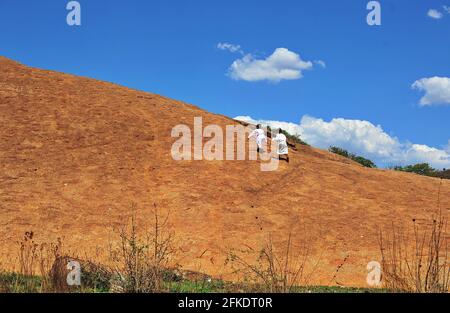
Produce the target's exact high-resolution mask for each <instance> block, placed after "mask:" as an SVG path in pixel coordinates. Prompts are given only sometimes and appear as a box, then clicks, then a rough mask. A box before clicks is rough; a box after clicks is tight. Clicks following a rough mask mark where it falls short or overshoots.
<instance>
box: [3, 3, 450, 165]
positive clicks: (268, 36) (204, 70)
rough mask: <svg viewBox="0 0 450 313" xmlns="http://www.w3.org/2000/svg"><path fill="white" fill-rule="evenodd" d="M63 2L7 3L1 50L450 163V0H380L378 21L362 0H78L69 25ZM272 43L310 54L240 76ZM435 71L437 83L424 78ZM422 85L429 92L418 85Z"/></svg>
mask: <svg viewBox="0 0 450 313" xmlns="http://www.w3.org/2000/svg"><path fill="white" fill-rule="evenodd" d="M68 2H69V1H66V0H47V1H45V0H39V1H38V0H0V29H1V30H2V31H1V32H0V55H3V56H6V57H9V58H12V59H15V60H18V61H20V62H22V63H25V64H27V65H31V66H35V67H41V68H46V69H53V70H58V71H62V72H68V73H73V74H76V75H82V76H89V77H94V78H98V79H102V80H106V81H111V82H115V83H118V84H121V85H126V86H129V87H133V88H137V89H141V90H145V91H150V92H155V93H159V94H163V95H166V96H168V97H171V98H175V99H179V100H183V101H186V102H189V103H193V104H196V105H198V106H200V107H202V108H203V109H206V110H208V111H211V112H214V113H220V114H225V115H227V116H230V117H235V116H250V117H252V118H253V119H255V120H260V119H263V120H268V121H282V122H290V123H295V124H297V125H299V127H298V128H295V129H298V130H299V132H305V133H304V134H303V133H302V134H301V135H302V136H305V137H306V138H305V139H307V140H308V138H309V139H310V140H309V141H311V142H312V143H313V144H314V145H317V146H319V147H326V145H328V144H329V142H330V140H331V138H333V137H334V138H337V144H340V145H341V146H344V147H345V148H348V149H351V150H353V151H354V152H357V153H360V154H363V155H365V156H367V157H372V158H373V159H375V161H376V162H377V163H379V164H380V165H389V164H394V163H396V164H397V163H402V164H403V163H405V164H406V163H410V162H419V161H427V162H430V163H432V164H433V165H435V166H437V167H450V147H449V146H448V145H449V139H450V123H449V120H450V103H448V102H446V101H447V100H448V94H450V91H449V90H448V88H450V86H448V85H447V82H450V79H449V77H450V13H449V12H447V11H446V8H444V7H443V6H445V5H447V6H450V1H449V0H443V1H439V0H384V1H379V2H380V4H381V16H382V24H381V26H369V25H368V24H367V23H366V15H367V14H368V13H369V11H368V10H367V9H366V5H367V3H368V2H369V1H359V0H343V1H317V0H316V1H312V0H310V1H299V0H292V1H283V0H280V1H264V0H258V1H257V0H239V1H238V0H226V1H225V0H215V1H211V0H196V1H185V0H178V1H175V0H152V1H142V0H128V1H114V0H110V1H106V0H95V1H87V0H85V1H82V0H80V1H79V3H80V4H81V22H82V25H81V26H72V27H70V26H68V25H67V23H66V15H67V13H68V11H67V10H66V4H67V3H68ZM430 9H434V10H436V12H437V13H439V14H438V15H436V14H435V13H436V12H431V13H430ZM447 9H448V8H447ZM219 43H230V44H233V45H239V46H240V50H239V51H235V52H231V51H229V50H226V49H219V48H218V44H219ZM278 48H284V49H285V50H283V51H285V52H286V51H287V52H288V53H290V54H289V55H287V56H289V57H292V56H294V57H295V56H298V58H299V59H298V60H300V61H301V62H304V63H305V64H310V66H307V65H305V67H304V68H302V69H298V68H297V71H298V72H300V73H301V76H303V77H301V78H295V75H294V77H291V78H289V79H279V81H274V80H270V79H261V80H256V81H255V78H252V77H250V78H249V77H248V75H247V76H245V75H241V76H239V75H240V74H242V71H244V72H245V71H246V70H247V71H248V70H249V69H250V70H251V69H255V67H257V66H258V65H263V66H265V70H269V71H270V70H271V68H270V66H271V64H270V62H265V63H264V62H262V63H261V62H257V61H258V60H260V61H264V60H266V58H268V57H270V56H271V55H272V54H273V53H274V52H275V51H276V49H278ZM246 55H247V59H246V60H244V59H243V58H244V57H245V56H246ZM283 56H286V54H283ZM294 59H295V58H294ZM239 60H241V63H240V64H241V67H240V68H238V70H240V72H241V73H240V74H239V73H237V75H234V76H233V75H232V74H230V67H231V66H232V64H233V62H235V61H236V62H239ZM298 60H297V61H298ZM318 60H322V61H324V62H325V64H326V67H323V66H320V65H319V64H317V63H316V62H314V61H318ZM255 61H256V62H255ZM266 61H267V60H266ZM289 62H291V63H289ZM292 62H294V63H295V62H296V61H295V60H292V58H291V59H288V61H286V62H284V60H282V62H281V63H282V64H281V63H280V62H278V63H277V64H278V66H288V67H289V66H290V67H292ZM308 62H311V63H308ZM235 64H236V63H235ZM279 64H281V65H279ZM297 65H298V62H297ZM267 67H269V68H267ZM294 67H295V64H294ZM278 69H279V68H278ZM257 70H260V69H257ZM235 74H236V73H235ZM294 74H295V73H294ZM297 74H298V73H297ZM264 75H265V74H264V73H263V74H262V77H264ZM250 76H251V75H250ZM239 77H240V79H239ZM433 77H439V78H440V79H441V80H439V81H432V80H423V81H421V79H429V78H433ZM446 79H449V81H447V80H446ZM416 81H417V82H418V83H417V84H418V85H416V86H419V85H420V86H421V87H422V90H420V88H415V89H413V88H412V87H411V86H412V85H413V84H414V83H415V82H416ZM427 91H428V92H429V97H428V98H429V100H430V101H428V102H429V103H428V105H421V104H420V102H421V99H422V97H424V96H425V95H426V93H427ZM449 102H450V100H449ZM305 116H306V117H307V119H306V120H305V118H304V117H305ZM302 118H304V119H303V120H302V121H303V122H304V123H307V124H305V125H302V123H303V122H302V123H300V121H301V119H302ZM308 118H310V119H308ZM311 118H313V119H311ZM338 118H340V119H341V120H336V119H338ZM333 119H334V120H333ZM352 121H353V122H352ZM358 122H363V123H358ZM365 122H368V123H369V124H365ZM286 125H287V124H286ZM289 125H291V124H289ZM371 125H372V126H373V127H372V126H371ZM378 125H380V127H381V128H382V132H379V131H378V132H377V129H379V128H377V126H378ZM291 126H292V125H291ZM324 128H325V131H324ZM293 129H294V128H293ZM330 129H331V134H329V135H328V137H327V138H323V137H324V136H325V135H324V134H325V133H326V131H328V132H330ZM336 132H339V134H337V135H336ZM348 133H350V135H348ZM361 133H362V135H361ZM345 134H347V136H346V135H345ZM371 136H375V137H371ZM377 136H378V137H377ZM380 136H381V137H382V138H381V139H380V138H379V137H380ZM385 136H388V137H385ZM390 139H392V140H394V141H395V142H391V141H390ZM371 143H374V144H373V145H372V144H371ZM383 145H388V147H387V148H386V147H385V146H383ZM389 145H390V146H389ZM415 145H417V146H415ZM425 147H428V148H431V149H435V150H438V151H434V150H433V151H431V152H430V151H425V150H427V149H426V148H425ZM383 149H384V150H383ZM386 149H387V150H386ZM389 149H390V150H389ZM411 149H412V150H411ZM382 150H383V151H384V152H380V151H382ZM385 150H386V151H387V152H386V151H385ZM410 150H411V151H410ZM420 153H422V154H423V155H420ZM447 157H448V159H446V158H447ZM436 158H437V159H436Z"/></svg>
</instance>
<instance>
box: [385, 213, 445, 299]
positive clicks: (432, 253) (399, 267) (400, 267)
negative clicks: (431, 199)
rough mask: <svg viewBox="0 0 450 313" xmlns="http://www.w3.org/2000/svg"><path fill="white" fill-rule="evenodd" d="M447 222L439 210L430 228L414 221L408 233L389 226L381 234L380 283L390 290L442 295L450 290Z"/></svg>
mask: <svg viewBox="0 0 450 313" xmlns="http://www.w3.org/2000/svg"><path fill="white" fill-rule="evenodd" d="M446 236H447V219H446V218H445V217H444V216H443V215H442V212H441V211H440V212H439V213H438V215H437V216H436V217H435V218H433V219H432V221H431V225H419V223H418V221H417V220H413V229H412V234H411V232H405V231H404V230H403V229H402V228H400V227H395V226H394V225H392V229H391V230H390V231H389V232H387V233H383V232H380V240H379V243H380V251H381V255H382V270H383V284H384V287H385V288H388V289H390V290H393V291H403V292H420V293H443V292H449V290H450V263H449V238H448V237H446Z"/></svg>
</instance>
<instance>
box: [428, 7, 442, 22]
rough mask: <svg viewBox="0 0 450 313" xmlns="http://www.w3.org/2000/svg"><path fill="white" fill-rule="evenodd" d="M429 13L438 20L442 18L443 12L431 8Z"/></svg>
mask: <svg viewBox="0 0 450 313" xmlns="http://www.w3.org/2000/svg"><path fill="white" fill-rule="evenodd" d="M427 15H428V16H429V17H431V18H434V19H436V20H438V19H441V18H442V16H443V14H442V13H441V12H440V11H438V10H436V9H429V10H428V13H427Z"/></svg>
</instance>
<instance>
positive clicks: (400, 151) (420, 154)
mask: <svg viewBox="0 0 450 313" xmlns="http://www.w3.org/2000/svg"><path fill="white" fill-rule="evenodd" d="M235 119H237V120H241V121H246V122H249V123H254V124H257V123H260V124H263V125H269V126H271V127H272V128H279V127H281V128H282V129H285V130H286V131H288V132H289V133H291V134H297V135H300V136H301V138H302V139H303V140H305V141H306V142H308V143H309V144H311V145H313V146H315V147H319V148H322V149H328V148H329V147H330V146H338V147H341V148H344V149H347V150H349V151H351V152H352V153H356V154H358V155H361V156H364V157H366V158H369V159H371V160H373V161H374V162H376V163H377V164H380V165H407V164H415V163H429V164H430V165H432V166H434V167H436V168H449V167H450V140H449V143H448V146H447V148H444V149H437V148H433V147H429V146H426V145H421V144H413V143H410V142H401V141H399V140H398V139H397V138H396V137H393V136H391V135H389V134H387V133H386V132H385V131H384V130H383V129H382V127H381V126H380V125H377V126H376V125H374V124H372V123H371V122H368V121H363V120H348V119H343V118H335V119H332V120H331V121H330V122H326V121H324V120H322V119H319V118H314V117H310V116H303V117H302V119H301V121H300V124H295V123H288V122H281V121H268V120H254V119H252V118H251V117H249V116H238V117H236V118H235Z"/></svg>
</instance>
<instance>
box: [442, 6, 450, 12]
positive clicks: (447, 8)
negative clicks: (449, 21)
mask: <svg viewBox="0 0 450 313" xmlns="http://www.w3.org/2000/svg"><path fill="white" fill-rule="evenodd" d="M442 8H443V9H444V11H445V12H447V13H448V14H450V7H449V6H446V5H443V6H442Z"/></svg>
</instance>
